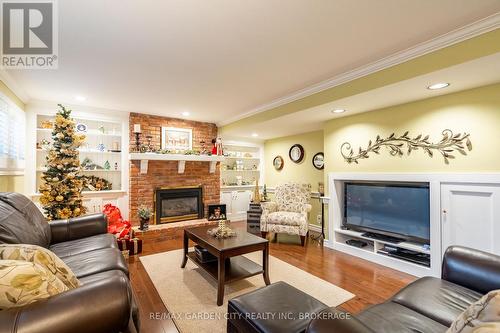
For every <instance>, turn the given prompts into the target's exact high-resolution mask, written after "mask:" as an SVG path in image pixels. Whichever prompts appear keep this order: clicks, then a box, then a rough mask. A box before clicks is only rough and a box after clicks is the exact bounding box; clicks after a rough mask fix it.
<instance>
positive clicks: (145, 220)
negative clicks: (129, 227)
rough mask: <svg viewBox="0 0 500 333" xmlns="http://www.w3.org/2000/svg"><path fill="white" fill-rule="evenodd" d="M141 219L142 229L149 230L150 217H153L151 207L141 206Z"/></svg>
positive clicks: (139, 213) (139, 212)
mask: <svg viewBox="0 0 500 333" xmlns="http://www.w3.org/2000/svg"><path fill="white" fill-rule="evenodd" d="M138 215H139V219H140V220H141V226H140V227H139V229H140V230H143V231H144V230H148V227H149V219H150V218H151V209H150V208H149V207H146V206H141V207H140V208H139V211H138Z"/></svg>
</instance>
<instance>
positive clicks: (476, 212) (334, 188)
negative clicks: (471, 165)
mask: <svg viewBox="0 0 500 333" xmlns="http://www.w3.org/2000/svg"><path fill="white" fill-rule="evenodd" d="M348 181H368V182H369V181H377V182H420V183H427V184H429V200H430V202H429V205H430V244H429V245H430V248H429V247H427V246H424V244H418V243H413V242H401V243H397V244H396V243H391V242H389V241H385V240H376V239H372V238H367V237H364V236H362V234H363V232H358V231H354V230H345V229H342V220H343V211H344V183H345V182H348ZM328 189H329V197H330V200H329V214H328V216H329V218H328V220H329V221H328V239H327V240H325V246H326V247H329V248H332V249H334V250H337V251H341V252H345V253H348V254H350V255H353V256H356V257H360V258H363V259H366V260H369V261H372V262H375V263H378V264H381V265H384V266H387V267H390V268H393V269H396V270H399V271H403V272H406V273H409V274H412V275H415V276H419V277H421V276H427V275H428V276H436V277H439V276H440V275H441V258H442V255H443V253H444V251H445V249H446V248H447V247H448V246H449V245H454V244H456V245H464V246H469V247H473V248H477V249H480V250H483V251H487V252H491V253H495V254H500V239H498V237H494V236H493V235H499V234H500V174H430V173H418V174H410V173H392V174H385V173H329V174H328ZM349 239H359V240H363V241H365V242H367V243H368V245H367V246H365V247H362V248H358V247H355V246H352V245H348V244H346V241H347V240H349ZM385 245H390V246H394V247H399V248H402V249H407V250H412V251H415V252H419V253H425V254H428V255H430V261H431V264H430V267H426V266H423V265H420V264H416V263H413V262H410V261H407V260H403V259H399V258H395V257H390V256H387V255H385V254H381V253H377V252H378V250H380V249H381V248H383V247H384V246H385Z"/></svg>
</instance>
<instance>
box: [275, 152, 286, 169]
mask: <svg viewBox="0 0 500 333" xmlns="http://www.w3.org/2000/svg"><path fill="white" fill-rule="evenodd" d="M284 163H285V162H284V161H283V157H281V156H279V155H278V156H276V157H275V158H274V160H273V165H274V168H275V169H276V170H278V171H279V170H281V169H283V164H284Z"/></svg>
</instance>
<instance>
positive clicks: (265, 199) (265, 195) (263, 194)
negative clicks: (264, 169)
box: [262, 184, 267, 201]
mask: <svg viewBox="0 0 500 333" xmlns="http://www.w3.org/2000/svg"><path fill="white" fill-rule="evenodd" d="M262 201H267V188H266V184H264V188H263V189H262Z"/></svg>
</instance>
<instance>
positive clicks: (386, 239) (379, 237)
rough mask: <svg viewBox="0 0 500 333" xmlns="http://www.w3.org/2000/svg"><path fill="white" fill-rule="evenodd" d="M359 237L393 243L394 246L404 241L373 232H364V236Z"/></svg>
mask: <svg viewBox="0 0 500 333" xmlns="http://www.w3.org/2000/svg"><path fill="white" fill-rule="evenodd" d="M361 236H363V237H366V238H372V239H376V240H380V241H384V242H389V243H394V244H398V243H401V242H404V241H405V240H404V239H401V238H397V237H391V236H386V235H381V234H376V233H373V232H365V233H364V234H361Z"/></svg>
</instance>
